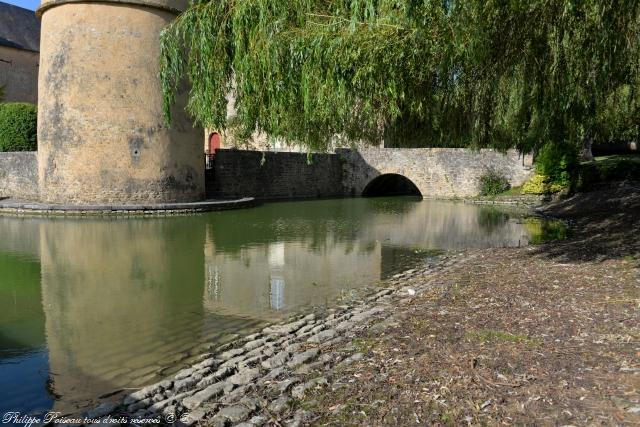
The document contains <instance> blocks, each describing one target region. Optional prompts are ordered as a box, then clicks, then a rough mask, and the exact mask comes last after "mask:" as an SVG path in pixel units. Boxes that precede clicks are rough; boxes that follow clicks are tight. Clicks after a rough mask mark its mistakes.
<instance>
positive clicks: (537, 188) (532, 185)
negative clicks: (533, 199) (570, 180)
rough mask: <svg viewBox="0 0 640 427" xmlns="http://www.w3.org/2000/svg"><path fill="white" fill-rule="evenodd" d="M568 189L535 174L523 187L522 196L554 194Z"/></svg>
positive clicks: (548, 178) (544, 176) (546, 177)
mask: <svg viewBox="0 0 640 427" xmlns="http://www.w3.org/2000/svg"><path fill="white" fill-rule="evenodd" d="M566 188H567V186H564V185H562V184H559V183H557V182H553V181H552V180H551V178H550V177H548V176H546V175H540V174H535V175H534V176H532V177H531V178H530V179H529V180H528V181H527V182H525V183H524V184H523V185H522V194H540V195H542V194H553V193H557V192H559V191H562V190H564V189H566Z"/></svg>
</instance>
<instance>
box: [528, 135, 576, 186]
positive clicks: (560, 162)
mask: <svg viewBox="0 0 640 427" xmlns="http://www.w3.org/2000/svg"><path fill="white" fill-rule="evenodd" d="M535 161H536V172H537V173H538V175H540V176H542V177H544V179H545V181H546V182H547V183H548V185H549V188H548V189H547V190H551V191H547V192H551V193H555V192H557V191H560V190H561V189H563V188H567V187H570V186H571V184H572V183H573V181H574V179H575V178H576V175H577V174H576V172H577V168H578V165H579V162H578V149H577V147H575V146H573V145H571V144H569V143H564V144H558V143H553V144H552V143H547V144H545V145H543V146H542V148H540V150H539V151H538V153H537V155H536V159H535ZM552 187H553V188H552ZM554 189H555V191H554Z"/></svg>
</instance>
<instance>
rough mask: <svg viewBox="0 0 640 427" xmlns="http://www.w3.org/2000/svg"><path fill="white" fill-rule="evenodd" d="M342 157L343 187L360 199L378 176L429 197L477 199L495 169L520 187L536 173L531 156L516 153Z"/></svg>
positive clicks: (427, 151) (389, 152) (395, 152)
mask: <svg viewBox="0 0 640 427" xmlns="http://www.w3.org/2000/svg"><path fill="white" fill-rule="evenodd" d="M339 154H340V155H341V156H342V157H343V159H344V161H343V165H344V170H343V185H344V191H345V193H346V194H348V195H352V196H359V195H361V194H362V191H363V190H364V189H365V187H366V186H367V184H369V183H370V182H371V181H372V180H373V179H375V178H376V177H378V176H380V175H383V174H389V173H393V174H399V175H403V176H405V177H407V178H409V179H410V180H411V181H412V182H413V183H414V184H415V185H416V186H417V187H418V189H419V190H420V192H421V193H422V196H423V197H426V198H458V197H473V196H477V195H478V192H479V189H478V182H479V178H480V176H481V175H482V174H483V173H484V172H485V171H487V170H488V169H494V170H496V171H498V172H500V173H501V174H503V175H504V176H505V177H507V178H508V179H509V182H510V183H511V185H512V186H519V185H522V184H523V183H524V181H526V180H527V179H528V178H529V177H530V176H531V174H532V173H533V169H532V156H531V155H525V156H524V158H523V156H522V155H520V154H519V153H518V152H517V151H516V150H509V151H507V152H506V153H501V152H499V151H495V150H489V149H486V150H477V151H474V150H468V149H464V148H373V147H372V148H364V149H360V150H358V151H353V150H339Z"/></svg>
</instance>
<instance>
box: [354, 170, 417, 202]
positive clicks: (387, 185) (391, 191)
mask: <svg viewBox="0 0 640 427" xmlns="http://www.w3.org/2000/svg"><path fill="white" fill-rule="evenodd" d="M379 196H418V197H422V193H421V192H420V190H419V189H418V187H417V186H416V185H415V184H414V183H413V181H411V180H410V179H409V178H407V177H406V176H404V175H400V174H397V173H385V174H382V175H378V176H377V177H375V178H373V179H372V180H371V181H369V183H368V184H367V185H366V186H365V187H364V190H362V197H379Z"/></svg>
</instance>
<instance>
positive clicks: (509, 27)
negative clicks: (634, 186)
mask: <svg viewBox="0 0 640 427" xmlns="http://www.w3.org/2000/svg"><path fill="white" fill-rule="evenodd" d="M639 24H640V2H637V1H626V0H612V1H607V2H602V1H600V0H584V1H580V2H576V1H575V0H531V1H505V0H491V1H486V0H468V1H444V2H443V1H442V0H420V1H418V0H290V1H286V2H285V1H282V0H243V1H233V0H215V1H213V0H212V1H195V2H193V3H192V4H191V6H190V7H189V9H188V10H186V11H185V12H184V13H183V14H182V15H181V16H180V17H179V18H178V19H177V20H176V21H175V22H174V23H173V24H172V25H171V26H169V27H168V28H167V29H166V30H165V31H164V32H163V35H162V52H161V80H162V84H163V90H164V99H165V113H166V114H167V116H170V109H171V105H172V103H173V101H174V100H175V96H176V93H177V92H178V91H179V89H181V88H183V82H184V79H185V77H186V78H187V79H188V81H189V83H190V84H191V87H192V89H191V92H190V100H189V106H188V110H189V112H190V113H191V114H192V115H193V117H194V118H195V120H196V121H197V122H199V123H200V124H203V125H205V126H207V127H209V128H215V129H220V130H224V129H227V128H229V126H230V124H229V123H227V117H226V105H227V95H228V94H229V93H230V92H233V93H234V95H235V99H236V102H235V107H236V109H237V117H236V118H235V119H234V125H235V128H234V131H235V133H236V135H238V136H248V135H250V134H251V133H252V132H254V131H255V130H259V131H264V132H266V133H267V134H269V135H271V136H272V137H278V138H283V139H285V140H288V141H294V142H296V143H298V144H300V145H301V146H303V147H307V148H309V149H319V150H322V149H325V148H327V147H328V146H329V145H330V143H331V140H332V139H333V138H335V137H336V136H339V137H340V138H344V139H346V140H349V141H368V142H372V143H377V142H379V141H380V140H381V139H382V138H383V136H389V135H391V136H393V135H396V136H398V135H399V136H400V137H399V138H395V140H396V141H395V143H396V145H402V143H403V141H404V140H405V137H404V134H405V131H411V132H410V133H412V134H415V135H418V137H417V138H406V139H407V140H412V141H416V140H418V141H419V142H420V143H422V144H424V145H429V146H470V147H495V148H498V149H506V148H510V147H516V148H518V149H520V150H523V151H529V150H532V149H538V148H540V147H542V146H543V145H544V144H545V143H546V144H551V145H559V146H563V147H564V146H565V145H566V146H572V147H579V146H580V145H581V143H582V140H583V139H584V138H586V137H588V138H594V139H596V140H607V139H608V138H613V137H617V138H624V137H626V136H629V135H633V134H637V129H636V125H637V124H638V123H639V122H640V105H639V104H640V101H638V100H639V99H640V97H639V96H638V94H639V92H640V91H639V89H640V43H639V41H640V25H639ZM403 124H408V126H407V128H406V129H405V128H403ZM567 170H568V171H569V170H570V169H567ZM554 173H555V172H554ZM553 179H554V180H555V179H556V176H555V175H554V176H553ZM560 179H564V178H560Z"/></svg>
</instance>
